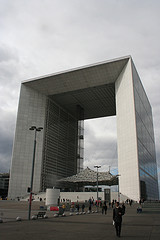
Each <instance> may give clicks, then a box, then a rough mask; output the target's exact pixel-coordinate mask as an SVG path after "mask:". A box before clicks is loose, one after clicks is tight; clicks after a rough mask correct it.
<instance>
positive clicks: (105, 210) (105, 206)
mask: <svg viewBox="0 0 160 240" xmlns="http://www.w3.org/2000/svg"><path fill="white" fill-rule="evenodd" d="M104 212H105V215H106V214H107V204H105V205H104Z"/></svg>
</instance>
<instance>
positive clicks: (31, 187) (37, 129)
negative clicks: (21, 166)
mask: <svg viewBox="0 0 160 240" xmlns="http://www.w3.org/2000/svg"><path fill="white" fill-rule="evenodd" d="M42 129H43V128H42V127H38V128H37V127H36V126H32V127H30V128H29V130H31V131H35V135H34V148H33V160H32V173H31V185H30V189H29V190H30V195H29V209H28V220H30V218H31V204H32V190H33V176H34V163H35V153H36V137H37V132H40V131H41V130H42Z"/></svg>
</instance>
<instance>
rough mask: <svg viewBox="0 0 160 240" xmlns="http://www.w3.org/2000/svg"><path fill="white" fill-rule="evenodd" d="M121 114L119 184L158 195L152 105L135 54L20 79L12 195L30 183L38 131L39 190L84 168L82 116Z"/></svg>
mask: <svg viewBox="0 0 160 240" xmlns="http://www.w3.org/2000/svg"><path fill="white" fill-rule="evenodd" d="M113 115H116V116H117V137H118V140H117V141H118V171H119V174H120V177H119V190H120V192H121V193H122V194H124V195H126V197H128V198H131V199H134V200H137V201H138V200H139V199H140V198H147V199H158V179H157V165H156V154H155V143H154V131H153V121H152V110H151V106H150V103H149V101H148V98H147V96H146V93H145V91H144V88H143V86H142V83H141V81H140V78H139V76H138V73H137V71H136V69H135V66H134V64H133V61H132V59H131V57H124V58H121V59H115V60H111V61H107V62H102V63H98V64H94V65H90V66H86V67H83V68H78V69H74V70H71V71H66V72H61V73H57V74H53V75H48V76H45V77H41V78H39V79H32V80H29V81H25V82H23V83H22V85H21V94H20V100H19V109H18V116H17V125H16V133H15V140H14V147H13V156H12V167H11V178H10V184H9V197H10V198H16V197H20V196H24V195H26V194H27V188H28V187H29V186H30V178H31V168H32V154H33V138H34V136H33V132H31V131H29V127H31V126H32V125H35V126H37V127H43V128H44V130H43V131H42V132H41V133H39V134H38V135H37V151H36V161H35V172H34V184H33V190H34V192H39V191H45V189H46V188H48V187H53V186H54V185H55V182H56V180H57V179H60V178H63V177H67V176H70V175H73V174H75V173H77V172H79V171H80V170H81V169H82V168H83V131H84V128H83V121H84V120H85V119H91V118H97V117H105V116H113Z"/></svg>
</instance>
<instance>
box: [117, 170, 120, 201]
mask: <svg viewBox="0 0 160 240" xmlns="http://www.w3.org/2000/svg"><path fill="white" fill-rule="evenodd" d="M120 176H121V174H117V177H118V202H120V193H119V177H120Z"/></svg>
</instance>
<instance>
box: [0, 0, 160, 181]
mask: <svg viewBox="0 0 160 240" xmlns="http://www.w3.org/2000/svg"><path fill="white" fill-rule="evenodd" d="M159 10H160V1H159V0H141V1H139V0H14V1H13V0H0V172H7V171H8V170H9V168H10V162H11V152H12V143H13V138H14V131H15V123H16V114H17V108H18V98H19V92H20V84H21V81H23V80H27V79H29V78H33V77H38V76H41V75H45V74H51V73H54V72H57V71H61V70H67V69H71V68H75V67H80V66H83V65H86V64H92V63H96V62H100V61H104V60H108V59H113V58H117V57H122V56H126V55H131V56H132V58H133V61H134V63H135V65H136V68H137V70H138V72H139V75H140V77H141V80H142V83H143V85H144V88H145V90H146V92H147V95H148V98H149V100H150V103H151V105H152V110H153V120H154V127H155V140H156V153H157V162H158V173H159V176H160V144H159V142H160V125H159V122H160V107H159V106H160V97H159V93H160V80H159V76H160V57H159V53H160V44H159V43H160V32H159V25H160V14H159ZM116 141H117V136H116V117H112V118H103V119H94V120H88V121H85V147H86V150H85V162H84V166H85V167H86V166H88V167H90V168H92V169H93V166H94V165H95V164H99V165H102V170H108V169H109V166H111V171H112V172H113V173H114V172H116V168H117V147H116Z"/></svg>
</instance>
